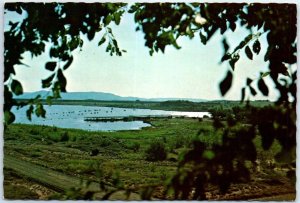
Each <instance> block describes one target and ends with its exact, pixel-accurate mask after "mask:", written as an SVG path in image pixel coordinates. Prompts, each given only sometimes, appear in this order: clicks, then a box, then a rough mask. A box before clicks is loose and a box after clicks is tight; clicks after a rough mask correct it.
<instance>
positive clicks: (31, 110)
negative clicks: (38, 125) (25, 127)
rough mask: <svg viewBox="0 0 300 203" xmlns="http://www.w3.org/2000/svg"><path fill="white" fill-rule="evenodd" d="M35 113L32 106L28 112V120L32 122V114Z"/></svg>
mask: <svg viewBox="0 0 300 203" xmlns="http://www.w3.org/2000/svg"><path fill="white" fill-rule="evenodd" d="M32 113H33V105H30V106H29V108H28V109H27V110H26V116H27V118H28V120H30V121H31V114H32Z"/></svg>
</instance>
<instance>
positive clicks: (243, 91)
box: [241, 87, 245, 101]
mask: <svg viewBox="0 0 300 203" xmlns="http://www.w3.org/2000/svg"><path fill="white" fill-rule="evenodd" d="M241 94H242V98H241V101H244V100H245V87H243V88H242V93H241Z"/></svg>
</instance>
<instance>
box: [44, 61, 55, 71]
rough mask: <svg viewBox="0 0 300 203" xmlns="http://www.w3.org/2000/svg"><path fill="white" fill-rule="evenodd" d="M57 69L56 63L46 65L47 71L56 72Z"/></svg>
mask: <svg viewBox="0 0 300 203" xmlns="http://www.w3.org/2000/svg"><path fill="white" fill-rule="evenodd" d="M55 67H56V62H55V61H52V62H47V63H46V65H45V68H46V69H47V70H50V71H54V70H55Z"/></svg>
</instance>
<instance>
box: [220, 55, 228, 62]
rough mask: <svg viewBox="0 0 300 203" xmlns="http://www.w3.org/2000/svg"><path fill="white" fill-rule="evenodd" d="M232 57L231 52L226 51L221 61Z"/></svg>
mask: <svg viewBox="0 0 300 203" xmlns="http://www.w3.org/2000/svg"><path fill="white" fill-rule="evenodd" d="M228 59H230V54H229V53H225V54H224V56H223V57H222V58H221V62H223V61H226V60H228Z"/></svg>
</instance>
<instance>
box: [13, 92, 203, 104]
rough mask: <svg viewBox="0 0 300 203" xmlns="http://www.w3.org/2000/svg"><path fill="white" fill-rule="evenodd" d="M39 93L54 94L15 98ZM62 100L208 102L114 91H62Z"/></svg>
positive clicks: (43, 97) (24, 94) (45, 96)
mask: <svg viewBox="0 0 300 203" xmlns="http://www.w3.org/2000/svg"><path fill="white" fill-rule="evenodd" d="M37 95H41V98H42V99H46V98H47V96H52V92H51V91H43V90H42V91H36V92H24V93H23V94H22V95H19V96H14V98H15V99H32V98H35V97H36V96H37ZM60 99H61V100H98V101H136V100H139V101H157V102H163V101H176V100H182V101H183V100H184V101H191V102H206V101H208V100H205V99H194V98H172V97H170V98H142V97H132V96H125V97H124V96H119V95H116V94H113V93H106V92H93V91H91V92H67V93H64V92H62V93H61V98H60Z"/></svg>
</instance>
